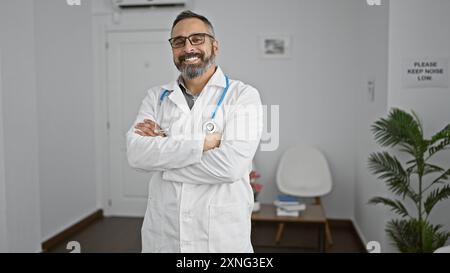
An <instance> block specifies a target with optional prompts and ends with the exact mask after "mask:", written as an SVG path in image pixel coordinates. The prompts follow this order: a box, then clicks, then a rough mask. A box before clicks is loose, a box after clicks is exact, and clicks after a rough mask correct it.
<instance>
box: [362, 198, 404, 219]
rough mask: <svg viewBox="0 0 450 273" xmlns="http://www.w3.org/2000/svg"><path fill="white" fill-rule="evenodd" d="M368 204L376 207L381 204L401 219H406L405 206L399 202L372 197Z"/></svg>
mask: <svg viewBox="0 0 450 273" xmlns="http://www.w3.org/2000/svg"><path fill="white" fill-rule="evenodd" d="M369 204H372V205H377V204H383V205H385V206H387V207H389V208H390V210H391V211H393V212H395V213H397V214H399V215H400V216H402V217H408V216H409V213H408V210H407V209H406V208H405V206H404V205H403V204H402V202H400V201H399V200H391V199H388V198H384V197H374V198H372V199H370V201H369Z"/></svg>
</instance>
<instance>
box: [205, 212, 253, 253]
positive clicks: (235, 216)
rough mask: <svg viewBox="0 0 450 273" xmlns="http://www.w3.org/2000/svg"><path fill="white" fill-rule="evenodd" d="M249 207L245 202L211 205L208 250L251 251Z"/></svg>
mask: <svg viewBox="0 0 450 273" xmlns="http://www.w3.org/2000/svg"><path fill="white" fill-rule="evenodd" d="M250 217H251V208H250V206H246V205H245V204H242V203H239V204H229V205H211V206H210V216H209V251H211V252H234V253H235V252H251V251H252V247H251V242H250V229H251V223H250Z"/></svg>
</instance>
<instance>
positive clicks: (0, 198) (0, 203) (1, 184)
mask: <svg viewBox="0 0 450 273" xmlns="http://www.w3.org/2000/svg"><path fill="white" fill-rule="evenodd" d="M2 97H3V94H2V49H1V48H0V252H6V251H7V250H8V238H7V223H6V194H5V193H6V178H5V148H4V138H3V102H2V101H3V100H2Z"/></svg>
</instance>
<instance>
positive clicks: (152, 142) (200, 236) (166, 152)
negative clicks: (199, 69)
mask: <svg viewBox="0 0 450 273" xmlns="http://www.w3.org/2000/svg"><path fill="white" fill-rule="evenodd" d="M224 87H225V76H224V74H223V72H222V70H221V69H220V67H218V68H217V70H216V72H215V73H214V75H213V76H212V77H211V79H210V80H209V82H208V83H207V85H206V86H205V88H204V89H203V91H202V92H201V93H200V96H199V97H198V99H197V100H196V102H195V104H194V107H193V108H192V110H191V109H189V107H188V105H187V103H186V99H185V97H184V95H183V94H182V91H181V90H180V88H179V86H178V84H177V81H173V82H172V83H170V84H168V85H164V86H159V87H155V88H151V89H150V90H148V93H147V96H146V97H145V98H144V100H143V102H142V106H141V108H140V110H139V114H138V116H137V118H136V121H135V123H134V124H133V126H132V127H131V129H130V130H129V131H128V133H127V155H128V162H129V164H130V166H132V167H133V168H136V169H139V170H145V171H152V172H154V173H153V176H152V178H151V180H150V182H149V196H148V205H147V211H146V214H145V218H144V223H143V225H142V230H141V231H142V251H143V252H253V248H252V245H251V242H250V230H251V221H250V217H251V212H252V207H253V202H254V200H253V192H252V189H251V186H250V184H249V172H250V171H251V163H252V159H253V156H254V154H255V151H256V149H257V146H258V144H259V141H260V138H261V133H262V124H263V121H262V120H263V116H262V106H261V100H260V97H259V93H258V91H257V90H256V89H255V88H253V87H251V86H249V85H246V84H244V83H242V82H240V81H236V80H230V86H229V89H228V92H227V94H226V96H225V98H224V101H223V103H222V105H221V106H220V108H219V110H218V111H217V114H216V117H215V119H214V121H215V123H216V124H218V125H219V127H220V128H221V132H222V134H223V139H222V142H221V144H220V147H218V148H215V149H212V150H209V151H207V152H205V153H203V152H202V150H203V141H204V139H203V138H204V133H203V130H202V129H201V127H202V124H203V123H204V122H205V121H208V120H210V119H211V114H212V112H213V110H214V108H215V106H216V104H217V102H218V100H219V98H220V96H221V95H222V92H223V89H224ZM164 89H167V90H173V92H171V94H170V95H169V96H168V97H165V99H164V100H163V102H162V103H161V102H160V96H161V94H162V93H163V90H164ZM249 108H250V109H253V110H254V109H256V111H248V109H249ZM145 118H148V119H151V120H154V121H156V122H157V123H158V124H159V125H160V126H161V127H162V128H163V129H167V128H170V129H169V134H168V136H167V137H143V136H140V135H138V134H136V133H134V131H135V129H134V126H135V125H136V123H138V122H142V121H143V120H144V119H145ZM244 131H245V132H247V133H250V135H252V136H251V137H249V136H248V135H247V136H244V137H242V135H240V136H239V137H236V133H242V132H244Z"/></svg>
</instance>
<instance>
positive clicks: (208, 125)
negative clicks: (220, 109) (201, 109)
mask: <svg viewBox="0 0 450 273" xmlns="http://www.w3.org/2000/svg"><path fill="white" fill-rule="evenodd" d="M216 131H217V125H216V123H214V121H212V120H209V121H207V122H205V123H204V124H203V132H205V133H206V134H213V133H215V132H216Z"/></svg>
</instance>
